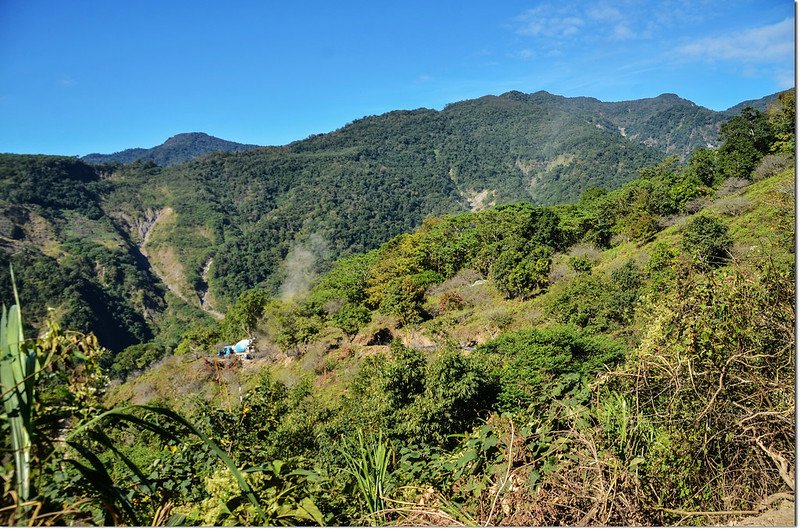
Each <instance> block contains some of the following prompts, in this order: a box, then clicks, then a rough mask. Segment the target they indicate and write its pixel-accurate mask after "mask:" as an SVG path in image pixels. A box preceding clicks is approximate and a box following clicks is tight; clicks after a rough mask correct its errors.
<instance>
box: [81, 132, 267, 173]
mask: <svg viewBox="0 0 800 529" xmlns="http://www.w3.org/2000/svg"><path fill="white" fill-rule="evenodd" d="M258 147H260V146H259V145H252V144H246V143H237V142H233V141H229V140H224V139H222V138H217V137H215V136H211V135H209V134H206V133H205V132H182V133H180V134H175V135H174V136H170V137H169V138H167V139H166V140H165V141H164V143H162V144H160V145H156V146H155V147H150V148H142V147H133V148H130V149H124V150H122V151H118V152H115V153H112V154H100V153H91V154H87V155H86V156H82V157H81V160H83V161H84V162H86V163H90V164H94V165H99V164H105V163H115V162H116V163H123V164H125V163H132V162H136V161H152V162H154V163H155V164H157V165H160V166H170V165H176V164H179V163H183V162H186V161H189V160H191V159H194V158H197V157H198V156H203V155H205V154H209V153H213V152H243V151H247V150H250V149H256V148H258Z"/></svg>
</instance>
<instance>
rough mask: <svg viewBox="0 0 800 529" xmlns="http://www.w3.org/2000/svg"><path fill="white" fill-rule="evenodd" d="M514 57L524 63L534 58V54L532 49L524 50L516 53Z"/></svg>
mask: <svg viewBox="0 0 800 529" xmlns="http://www.w3.org/2000/svg"><path fill="white" fill-rule="evenodd" d="M514 56H515V57H517V58H519V59H522V60H524V61H529V60H531V59H533V58H534V57H536V52H535V51H534V50H533V49H532V48H525V49H523V50H519V51H518V52H516V53H515V54H514Z"/></svg>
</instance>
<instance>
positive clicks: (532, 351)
mask: <svg viewBox="0 0 800 529" xmlns="http://www.w3.org/2000/svg"><path fill="white" fill-rule="evenodd" d="M623 351H624V350H623V347H622V346H621V345H620V344H618V343H616V342H613V341H611V340H609V339H606V338H602V337H592V336H588V335H586V334H583V333H581V332H580V331H578V330H576V329H575V328H574V327H554V328H550V329H528V330H524V331H519V332H514V333H508V334H504V335H502V336H500V337H499V338H496V339H494V340H491V341H489V342H487V343H485V344H483V345H481V346H479V347H478V349H477V350H476V357H477V358H478V359H479V361H480V362H482V364H483V365H484V366H486V369H487V370H488V371H489V372H490V373H492V374H493V375H494V376H496V377H497V379H498V384H499V387H500V392H499V395H498V409H500V410H502V411H516V412H520V411H525V410H527V409H528V407H529V406H530V405H532V404H534V403H536V402H538V401H539V397H541V396H542V395H549V394H550V390H551V389H554V388H555V387H556V386H557V385H559V384H562V386H563V387H562V389H561V390H559V391H564V390H565V389H566V390H568V389H569V388H573V389H574V388H576V387H577V385H578V381H579V380H580V379H581V377H587V376H589V377H591V376H592V375H594V374H595V373H597V372H598V371H599V370H601V369H602V368H603V367H604V366H605V365H612V364H615V363H616V362H617V361H619V360H620V359H621V358H622V355H623Z"/></svg>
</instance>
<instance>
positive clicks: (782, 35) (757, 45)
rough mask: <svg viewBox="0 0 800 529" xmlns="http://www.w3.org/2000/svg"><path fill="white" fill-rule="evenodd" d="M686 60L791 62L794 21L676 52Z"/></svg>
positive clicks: (701, 41) (705, 40) (709, 40)
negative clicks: (688, 58)
mask: <svg viewBox="0 0 800 529" xmlns="http://www.w3.org/2000/svg"><path fill="white" fill-rule="evenodd" d="M677 51H678V53H680V54H681V55H684V56H686V57H694V58H698V59H705V60H708V61H718V60H726V61H743V62H748V63H770V62H778V61H785V60H789V59H791V57H792V56H793V53H794V21H793V20H792V19H790V18H787V19H785V20H783V21H781V22H778V23H777V24H771V25H768V26H761V27H757V28H751V29H748V30H745V31H741V32H738V33H733V34H729V35H722V36H718V37H706V38H702V39H698V40H696V41H694V42H690V43H689V44H686V45H684V46H681V47H679V48H678V50H677Z"/></svg>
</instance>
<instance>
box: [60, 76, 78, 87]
mask: <svg viewBox="0 0 800 529" xmlns="http://www.w3.org/2000/svg"><path fill="white" fill-rule="evenodd" d="M77 84H78V81H76V80H75V79H73V78H72V77H69V76H64V77H61V78H60V79H59V80H58V85H59V86H63V87H64V88H72V87H73V86H76V85H77Z"/></svg>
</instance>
